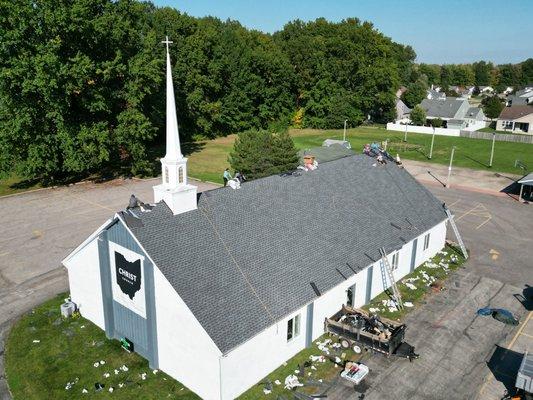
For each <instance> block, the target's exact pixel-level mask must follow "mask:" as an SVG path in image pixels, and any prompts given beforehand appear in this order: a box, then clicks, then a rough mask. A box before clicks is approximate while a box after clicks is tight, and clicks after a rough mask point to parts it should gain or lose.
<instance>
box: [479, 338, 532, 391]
mask: <svg viewBox="0 0 533 400" xmlns="http://www.w3.org/2000/svg"><path fill="white" fill-rule="evenodd" d="M523 357H524V355H523V354H522V353H518V352H516V351H513V350H509V349H506V348H504V347H500V346H498V345H496V346H495V350H494V353H492V357H491V358H490V360H489V361H488V362H487V367H488V368H489V369H490V371H491V372H492V374H493V375H494V379H496V380H497V381H498V382H501V383H502V384H503V385H504V386H505V389H507V391H508V393H514V392H515V390H516V389H515V383H516V375H517V373H518V369H519V368H520V363H521V362H522V358H523Z"/></svg>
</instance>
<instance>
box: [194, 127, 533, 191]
mask: <svg viewBox="0 0 533 400" xmlns="http://www.w3.org/2000/svg"><path fill="white" fill-rule="evenodd" d="M291 135H292V137H293V139H294V143H295V144H296V147H297V148H298V149H306V148H311V147H315V146H321V145H322V142H323V141H324V139H328V138H334V139H342V130H341V129H339V130H316V129H302V130H295V129H294V130H291ZM346 137H347V140H349V141H350V143H351V145H352V148H353V149H354V151H356V152H357V153H359V151H360V150H362V148H363V146H364V144H365V143H371V142H372V141H379V142H381V141H383V140H385V139H389V145H388V150H389V152H390V153H391V154H393V155H394V154H396V153H399V154H400V157H402V158H405V159H409V160H418V161H425V162H433V163H438V164H445V165H447V164H448V163H449V162H450V153H451V148H452V146H456V149H455V156H454V162H453V164H454V165H455V166H458V167H466V168H473V169H484V170H493V171H497V172H507V173H513V174H518V175H520V174H521V170H520V169H519V168H516V167H515V166H514V163H515V160H517V159H518V160H521V161H522V163H524V164H526V165H528V166H530V168H531V167H533V144H524V143H513V142H497V143H496V146H495V152H494V161H493V167H492V168H489V167H488V162H489V158H490V149H491V145H492V142H491V141H490V140H482V139H469V138H461V137H449V136H435V143H434V146H433V157H432V159H431V160H429V159H428V155H429V147H430V145H431V135H424V134H415V133H408V134H407V143H406V142H403V138H404V135H403V133H402V132H395V131H387V130H386V129H385V128H383V127H374V126H365V127H359V128H354V129H349V130H348V131H347V135H346ZM234 140H235V135H230V136H228V137H225V138H218V139H214V140H211V141H205V142H200V143H199V144H197V147H196V149H194V150H193V151H192V152H191V153H190V154H189V155H188V157H189V173H190V175H191V176H192V177H195V178H198V179H201V180H209V181H212V182H221V176H222V172H223V171H224V168H226V167H229V164H228V161H227V158H228V154H229V152H230V151H231V148H232V145H233V141H234Z"/></svg>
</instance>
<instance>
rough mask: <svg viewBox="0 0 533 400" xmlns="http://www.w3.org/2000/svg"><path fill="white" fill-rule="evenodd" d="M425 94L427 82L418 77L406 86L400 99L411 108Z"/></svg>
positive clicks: (418, 102)
mask: <svg viewBox="0 0 533 400" xmlns="http://www.w3.org/2000/svg"><path fill="white" fill-rule="evenodd" d="M426 95H427V84H426V82H425V81H424V80H423V79H419V80H417V81H416V82H414V83H411V84H410V85H408V86H407V90H406V91H405V93H404V94H403V95H402V100H403V101H404V102H405V104H407V106H408V107H410V108H413V107H414V106H416V105H417V104H420V102H421V101H422V100H424V99H425V98H426Z"/></svg>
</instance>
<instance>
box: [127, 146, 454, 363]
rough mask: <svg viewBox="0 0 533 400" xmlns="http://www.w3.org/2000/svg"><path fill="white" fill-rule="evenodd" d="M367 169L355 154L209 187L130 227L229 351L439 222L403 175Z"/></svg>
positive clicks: (390, 167) (391, 169)
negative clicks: (193, 201)
mask: <svg viewBox="0 0 533 400" xmlns="http://www.w3.org/2000/svg"><path fill="white" fill-rule="evenodd" d="M374 163H375V160H374V159H372V158H370V157H367V156H363V155H354V156H348V157H344V158H341V159H339V160H335V161H331V162H327V163H323V164H320V166H319V169H318V170H316V171H312V172H302V173H301V174H300V175H299V176H294V175H290V176H277V175H276V176H270V177H267V178H263V179H258V180H255V181H252V182H247V183H245V184H243V185H242V187H241V189H239V190H232V189H230V188H220V189H215V190H211V191H208V192H204V193H202V194H201V195H200V197H199V201H198V210H194V211H189V212H187V213H184V214H180V215H176V216H173V215H172V212H171V211H170V209H169V208H168V207H167V206H166V204H165V203H163V202H160V203H158V204H157V205H156V206H155V207H154V208H153V210H152V211H149V212H141V211H139V210H137V211H136V214H137V215H138V216H139V218H140V219H141V221H142V226H141V224H135V225H136V226H133V225H131V226H130V229H131V230H132V232H133V233H134V235H135V236H136V237H137V239H138V240H139V242H140V243H141V244H142V246H143V247H144V248H145V250H146V251H147V252H148V254H149V255H150V257H151V258H152V259H153V260H154V262H155V263H156V265H157V266H158V267H159V269H160V270H161V272H162V273H163V274H164V276H165V277H166V278H167V279H168V281H169V282H170V284H171V285H172V286H173V287H174V289H175V290H176V291H177V293H178V294H179V295H180V296H181V298H182V299H183V300H184V301H185V303H186V304H187V306H188V307H189V308H190V310H191V311H192V313H193V314H194V315H195V317H196V318H197V319H198V321H199V322H200V323H201V324H202V326H203V327H204V329H205V330H206V331H207V333H208V334H209V335H210V337H211V338H212V339H213V341H214V342H215V343H216V345H217V346H218V347H219V349H220V350H221V351H222V352H223V353H228V352H229V351H231V350H232V349H233V348H235V347H236V346H238V345H240V344H242V343H244V342H246V341H247V340H249V339H251V338H252V337H253V336H255V335H257V334H258V333H260V332H261V331H263V330H264V329H266V328H267V327H269V326H271V325H272V324H274V323H275V322H277V321H279V320H280V319H282V318H284V317H286V316H288V315H289V314H290V313H292V312H294V311H296V310H298V309H299V308H301V307H303V306H304V305H306V304H307V303H309V302H311V301H313V300H314V299H315V298H316V297H317V294H316V292H315V291H314V290H313V288H312V286H311V282H314V283H315V284H316V286H317V287H318V289H319V291H320V292H321V293H322V294H324V293H325V292H326V291H328V290H330V289H332V288H333V287H335V286H337V285H338V284H340V283H341V282H343V281H344V279H345V278H344V277H349V276H353V275H354V273H355V272H354V271H358V270H361V269H363V268H365V267H367V266H368V265H370V264H372V263H373V260H378V259H379V248H380V247H382V246H384V247H385V248H386V250H387V251H388V252H390V251H393V250H395V249H399V248H400V247H401V246H402V245H403V244H404V243H406V242H408V241H410V240H412V239H413V238H415V237H417V236H419V235H420V234H422V233H423V232H424V231H426V230H428V229H430V228H432V227H433V226H435V225H436V224H438V223H439V222H441V221H443V220H444V219H445V218H446V214H445V212H444V210H443V207H442V204H441V203H440V202H439V201H438V200H437V199H436V198H435V197H434V196H433V195H432V194H431V193H430V192H429V191H428V190H426V189H425V188H424V187H423V186H422V185H420V184H419V183H418V182H417V181H416V180H415V179H414V178H413V177H412V176H411V175H409V173H407V172H406V171H405V170H404V169H400V168H398V167H397V166H396V165H394V164H393V163H388V164H387V165H386V166H373V164H374ZM391 223H392V224H394V225H396V226H397V227H400V228H401V229H398V228H397V227H394V226H392V225H391ZM128 225H129V224H128ZM343 276H344V277H343ZM177 328H178V327H177Z"/></svg>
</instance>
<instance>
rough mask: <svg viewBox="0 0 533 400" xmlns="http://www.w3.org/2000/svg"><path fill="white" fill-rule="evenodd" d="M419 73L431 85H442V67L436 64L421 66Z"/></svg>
mask: <svg viewBox="0 0 533 400" xmlns="http://www.w3.org/2000/svg"><path fill="white" fill-rule="evenodd" d="M418 69H419V71H420V73H421V74H422V75H425V76H426V78H427V80H428V83H429V84H430V85H440V84H441V81H440V79H441V67H440V65H435V64H420V65H419V68H418Z"/></svg>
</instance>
